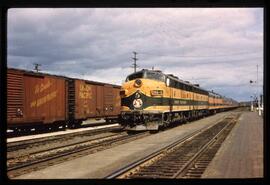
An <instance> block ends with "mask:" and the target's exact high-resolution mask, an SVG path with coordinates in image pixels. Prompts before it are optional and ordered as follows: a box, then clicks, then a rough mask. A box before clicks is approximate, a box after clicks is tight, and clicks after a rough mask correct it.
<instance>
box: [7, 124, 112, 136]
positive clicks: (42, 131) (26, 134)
mask: <svg viewBox="0 0 270 185" xmlns="http://www.w3.org/2000/svg"><path fill="white" fill-rule="evenodd" d="M115 123H117V122H112V123H107V122H100V123H91V124H84V125H80V126H78V127H76V128H73V129H72V130H76V129H80V128H91V127H96V126H104V125H112V124H115ZM63 130H66V128H61V129H60V128H58V129H55V128H54V129H50V128H49V127H48V128H44V129H41V130H35V131H30V130H27V131H20V132H16V131H14V132H7V133H6V136H7V138H14V137H20V136H29V135H38V134H47V133H55V132H57V131H63Z"/></svg>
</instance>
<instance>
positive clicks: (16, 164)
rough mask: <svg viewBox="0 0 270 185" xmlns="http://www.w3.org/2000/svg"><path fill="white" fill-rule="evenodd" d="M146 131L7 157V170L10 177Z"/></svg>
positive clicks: (104, 147) (102, 148) (131, 137)
mask: <svg viewBox="0 0 270 185" xmlns="http://www.w3.org/2000/svg"><path fill="white" fill-rule="evenodd" d="M149 134H150V133H148V132H143V133H138V134H134V135H129V134H127V133H126V132H122V133H117V134H113V135H109V136H104V137H100V138H95V139H91V140H88V141H82V142H77V143H73V144H70V145H64V146H59V147H55V148H51V149H49V150H48V149H47V150H42V151H38V152H33V153H30V154H27V155H24V156H19V157H15V158H8V160H7V172H8V176H9V177H10V178H12V177H16V176H19V175H22V174H25V173H30V172H32V171H36V170H39V169H42V168H45V167H48V166H51V165H54V164H58V163H61V162H63V161H67V160H71V159H74V158H77V157H81V156H84V155H88V154H91V153H95V152H97V151H100V150H104V149H107V148H110V147H112V146H114V145H118V144H123V143H126V142H130V141H132V140H135V139H138V138H141V137H145V136H147V135H149Z"/></svg>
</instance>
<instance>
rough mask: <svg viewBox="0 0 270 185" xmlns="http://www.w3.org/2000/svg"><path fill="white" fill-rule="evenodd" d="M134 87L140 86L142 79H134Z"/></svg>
mask: <svg viewBox="0 0 270 185" xmlns="http://www.w3.org/2000/svg"><path fill="white" fill-rule="evenodd" d="M134 86H135V87H141V86H142V81H141V80H140V79H136V80H135V82H134Z"/></svg>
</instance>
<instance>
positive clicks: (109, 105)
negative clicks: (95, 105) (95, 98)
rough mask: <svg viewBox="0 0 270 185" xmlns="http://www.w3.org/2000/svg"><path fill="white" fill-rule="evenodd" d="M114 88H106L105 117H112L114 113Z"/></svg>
mask: <svg viewBox="0 0 270 185" xmlns="http://www.w3.org/2000/svg"><path fill="white" fill-rule="evenodd" d="M113 99H114V97H113V87H112V86H104V115H105V116H108V115H112V113H113V107H114V106H113V103H114V100H113Z"/></svg>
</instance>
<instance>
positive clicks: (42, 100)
mask: <svg viewBox="0 0 270 185" xmlns="http://www.w3.org/2000/svg"><path fill="white" fill-rule="evenodd" d="M119 92H120V86H117V85H112V84H106V83H100V82H93V81H87V80H82V79H74V78H67V77H64V76H56V75H50V74H44V73H36V72H31V71H25V70H19V69H11V68H10V69H8V73H7V123H8V128H18V127H20V126H22V127H26V126H33V125H46V124H47V125H48V124H50V126H56V127H57V126H59V125H66V124H67V125H68V126H71V127H73V126H75V125H79V124H80V123H81V122H82V121H83V120H86V119H88V118H105V119H106V121H117V118H118V115H119V114H120V101H121V100H120V94H119Z"/></svg>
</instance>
